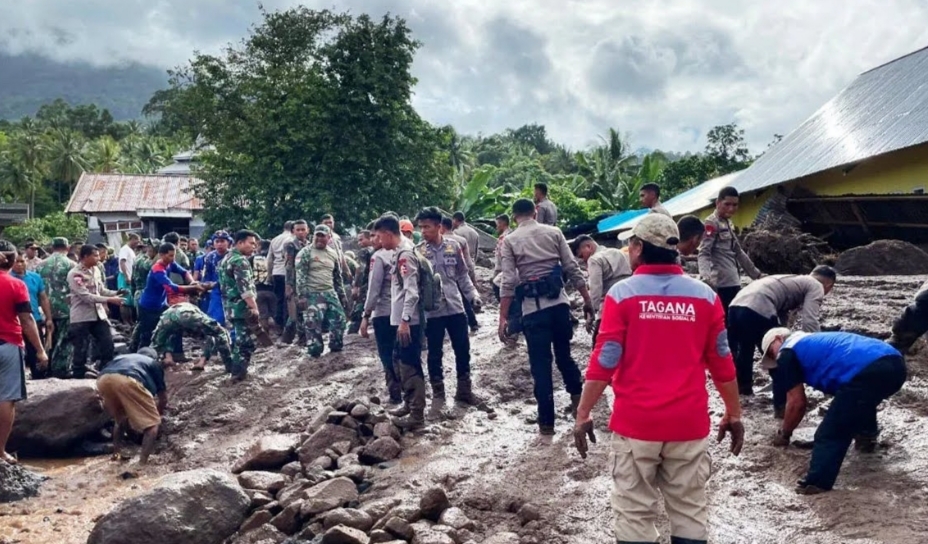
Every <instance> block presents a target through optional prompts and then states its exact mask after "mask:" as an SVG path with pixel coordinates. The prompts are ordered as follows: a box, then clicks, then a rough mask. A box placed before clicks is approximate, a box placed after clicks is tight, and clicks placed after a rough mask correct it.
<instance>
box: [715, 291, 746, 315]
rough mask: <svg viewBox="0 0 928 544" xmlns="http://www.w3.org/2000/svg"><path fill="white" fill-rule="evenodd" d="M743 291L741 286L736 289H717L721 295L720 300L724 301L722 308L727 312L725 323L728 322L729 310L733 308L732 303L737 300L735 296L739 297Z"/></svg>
mask: <svg viewBox="0 0 928 544" xmlns="http://www.w3.org/2000/svg"><path fill="white" fill-rule="evenodd" d="M739 291H741V286H740V285H736V286H734V287H719V288H718V289H716V292H717V293H718V294H719V299H721V301H722V308H723V309H724V310H725V323H726V324H729V322H728V308H729V306H731V301H733V300H735V296H737V295H738V292H739Z"/></svg>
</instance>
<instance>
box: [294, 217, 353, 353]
mask: <svg viewBox="0 0 928 544" xmlns="http://www.w3.org/2000/svg"><path fill="white" fill-rule="evenodd" d="M331 235H332V231H331V230H329V227H327V226H325V225H317V226H316V229H315V232H314V233H313V243H312V244H311V245H308V246H306V247H304V248H303V249H301V250H300V252H299V253H298V254H297V256H296V293H297V300H298V301H299V302H298V305H299V309H300V311H301V312H303V326H304V328H305V331H306V332H305V333H304V334H305V335H306V340H307V351H308V352H309V355H310V357H319V356H321V355H322V351H323V350H324V349H325V346H324V345H323V341H322V331H323V329H324V328H326V327H327V328H328V330H329V349H330V350H332V351H333V352H339V351H341V350H342V347H343V342H344V336H345V322H346V321H347V319H346V318H345V310H344V308H343V307H342V301H343V300H345V291H344V284H343V283H342V280H343V276H342V267H341V259H340V258H339V254H338V251H336V250H335V249H334V248H333V247H332V246H331V244H330V243H329V242H330V237H331Z"/></svg>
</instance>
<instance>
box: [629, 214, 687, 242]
mask: <svg viewBox="0 0 928 544" xmlns="http://www.w3.org/2000/svg"><path fill="white" fill-rule="evenodd" d="M632 236H634V237H636V238H638V239H639V240H642V241H644V242H647V243H649V244H651V245H653V246H657V247H659V248H663V249H674V250H675V249H677V244H678V243H680V229H678V228H677V224H676V223H674V222H673V219H671V218H670V217H667V216H666V215H664V214H662V213H649V214H647V215H646V216H644V217H642V218H641V221H638V224H637V225H635V227H634V228H633V229H632Z"/></svg>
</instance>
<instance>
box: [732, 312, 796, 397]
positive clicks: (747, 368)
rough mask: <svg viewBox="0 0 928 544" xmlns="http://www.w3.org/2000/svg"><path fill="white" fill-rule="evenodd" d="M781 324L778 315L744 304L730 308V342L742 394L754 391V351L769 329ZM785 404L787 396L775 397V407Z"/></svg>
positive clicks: (758, 348)
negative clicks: (770, 314)
mask: <svg viewBox="0 0 928 544" xmlns="http://www.w3.org/2000/svg"><path fill="white" fill-rule="evenodd" d="M779 324H780V322H779V320H778V319H777V318H776V316H774V317H764V316H762V315H760V314H759V313H757V312H755V311H754V310H752V309H750V308H746V307H744V306H732V307H731V308H729V310H728V342H729V344H730V345H731V352H732V355H733V356H734V358H735V370H737V371H738V392H739V393H741V394H742V395H751V394H753V393H754V351H755V350H757V351H759V350H760V343H761V341H762V340H763V339H764V335H765V334H767V331H769V330H770V329H773V328H775V327H778V326H779ZM778 400H779V402H777V401H778ZM785 404H786V399H785V398H783V399H777V398H774V399H773V407H774V408H778V407H780V406H783V405H785Z"/></svg>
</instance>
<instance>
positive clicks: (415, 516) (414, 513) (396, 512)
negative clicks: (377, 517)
mask: <svg viewBox="0 0 928 544" xmlns="http://www.w3.org/2000/svg"><path fill="white" fill-rule="evenodd" d="M388 517H391V518H392V517H397V518H400V519H405V520H406V521H408V522H409V523H415V522H417V521H419V520H420V519H422V511H421V510H419V507H418V506H413V505H411V504H401V505H399V506H397V507H396V508H394V509H393V510H391V511H390V514H389V515H388Z"/></svg>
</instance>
